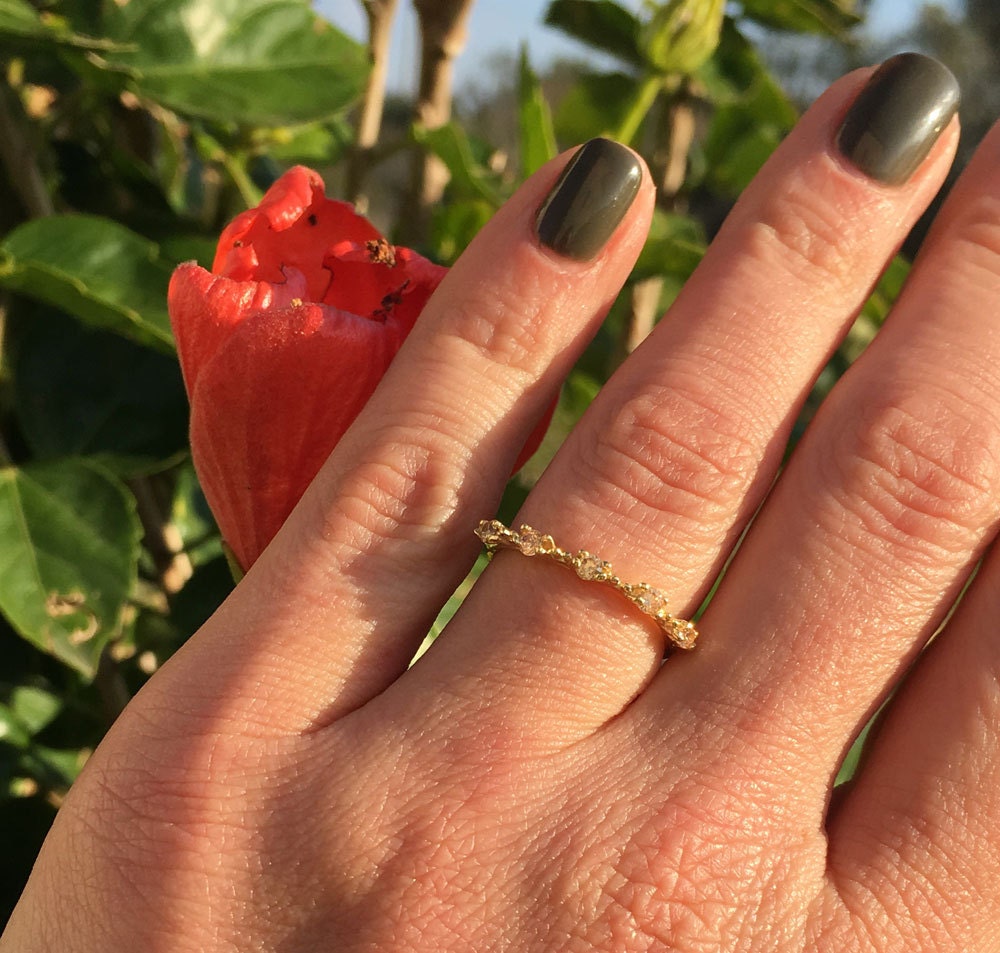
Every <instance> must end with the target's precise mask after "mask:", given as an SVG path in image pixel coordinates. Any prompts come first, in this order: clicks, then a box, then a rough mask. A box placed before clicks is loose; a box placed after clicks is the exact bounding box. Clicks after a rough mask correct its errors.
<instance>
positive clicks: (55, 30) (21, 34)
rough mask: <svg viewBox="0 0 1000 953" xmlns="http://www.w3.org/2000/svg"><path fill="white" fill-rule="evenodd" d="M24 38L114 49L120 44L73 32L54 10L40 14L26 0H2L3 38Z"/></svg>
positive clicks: (17, 41) (0, 32) (0, 30)
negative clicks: (53, 12)
mask: <svg viewBox="0 0 1000 953" xmlns="http://www.w3.org/2000/svg"><path fill="white" fill-rule="evenodd" d="M25 40H28V41H32V44H33V45H37V44H38V43H39V42H42V43H46V44H53V45H57V46H70V47H76V48H78V49H84V50H115V49H118V48H119V47H118V44H116V43H113V42H111V41H109V40H104V39H96V38H94V37H89V36H82V35H81V34H79V33H74V32H73V30H72V29H71V28H70V27H69V25H68V24H67V23H66V21H65V20H63V19H62V18H60V17H57V16H54V15H53V14H51V13H46V14H42V15H39V13H38V11H37V10H35V8H34V7H33V6H31V4H30V3H27V2H25V0H0V42H2V41H8V42H10V41H14V43H15V44H17V45H20V42H23V41H25Z"/></svg>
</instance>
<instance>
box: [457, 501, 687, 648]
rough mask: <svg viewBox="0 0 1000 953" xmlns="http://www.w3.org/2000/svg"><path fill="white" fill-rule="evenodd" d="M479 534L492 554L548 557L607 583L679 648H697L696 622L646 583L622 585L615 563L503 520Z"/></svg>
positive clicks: (483, 526) (490, 522)
mask: <svg viewBox="0 0 1000 953" xmlns="http://www.w3.org/2000/svg"><path fill="white" fill-rule="evenodd" d="M475 532H476V535H477V536H478V537H479V538H480V539H481V540H482V541H483V545H484V546H485V547H486V549H487V550H488V551H489V552H490V553H494V552H496V551H497V550H498V549H501V548H502V549H514V550H516V551H517V552H519V553H521V554H522V555H523V556H545V557H547V558H548V559H552V560H554V561H555V562H557V563H559V564H560V565H561V566H567V567H569V568H570V569H572V570H573V571H574V572H575V573H576V574H577V575H578V576H579V577H580V578H581V579H585V580H586V581H587V582H603V583H604V584H605V585H607V586H611V587H612V588H613V589H617V590H618V592H620V593H621V594H622V595H623V596H624V597H625V598H626V599H628V600H629V602H631V603H632V605H634V606H635V607H636V608H637V609H638V610H639V611H640V612H642V613H643V614H644V615H647V616H649V618H650V619H652V620H653V621H654V622H655V623H656V624H657V625H658V626H659V627H660V629H661V630H662V631H663V634H664V635H666V637H667V638H668V639H670V641H671V642H672V643H673V644H674V645H676V646H677V648H679V649H693V648H694V644H695V642H696V641H697V639H698V630H697V629H696V628H695V626H694V623H693V622H688V621H687V620H686V619H678V618H675V617H674V616H672V615H671V614H670V613H669V612H668V611H667V597H666V595H664V594H663V593H662V592H661V591H660V590H659V589H656V588H654V587H653V586H651V585H649V584H648V583H645V582H639V583H631V582H622V580H621V579H619V578H618V576H616V575H615V572H614V570H613V569H612V568H611V563H609V562H606V561H605V560H603V559H598V558H597V557H596V556H595V555H593V554H592V553H588V552H587V551H586V550H585V549H581V550H579V551H578V552H575V553H571V552H569V551H568V550H565V549H561V548H560V547H559V546H557V545H556V541H555V540H554V539H553V538H552V537H551V536H547V535H545V534H544V533H540V532H538V530H536V529H532V528H531V527H530V526H528V525H526V524H523V523H522V524H521V527H520V529H518V530H517V531H516V532H515V531H514V530H512V529H508V528H507V527H506V526H504V524H503V523H501V522H500V520H482V521H481V522H480V524H479V526H477V527H476V531H475Z"/></svg>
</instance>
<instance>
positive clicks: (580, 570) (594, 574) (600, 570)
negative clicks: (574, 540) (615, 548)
mask: <svg viewBox="0 0 1000 953" xmlns="http://www.w3.org/2000/svg"><path fill="white" fill-rule="evenodd" d="M576 558H577V563H576V574H577V575H578V576H579V577H580V578H581V579H587V580H595V579H596V580H602V579H607V578H608V577H609V576H610V575H611V563H609V562H605V561H604V560H603V559H598V558H597V557H596V556H594V555H592V554H591V553H588V552H587V551H586V550H581V551H580V552H579V553H577V557H576Z"/></svg>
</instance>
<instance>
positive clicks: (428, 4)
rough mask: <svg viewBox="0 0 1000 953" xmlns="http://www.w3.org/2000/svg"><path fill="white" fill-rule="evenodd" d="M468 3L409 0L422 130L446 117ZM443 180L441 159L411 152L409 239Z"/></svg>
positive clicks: (417, 235) (420, 233)
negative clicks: (416, 35)
mask: <svg viewBox="0 0 1000 953" xmlns="http://www.w3.org/2000/svg"><path fill="white" fill-rule="evenodd" d="M473 2H474V0H413V6H414V8H415V9H416V11H417V19H418V20H419V22H420V85H419V89H418V92H417V102H416V107H415V117H414V118H415V119H416V121H417V122H418V123H419V124H420V125H422V126H424V127H426V128H427V129H437V128H439V127H440V126H443V125H445V124H446V123H447V122H448V121H449V120H450V119H451V104H452V79H453V75H454V65H455V59H456V57H457V56H458V55H459V54H460V53H461V52H462V50H463V48H464V47H465V40H466V26H467V24H468V20H469V15H470V14H471V12H472V5H473ZM447 184H448V170H447V169H446V168H445V165H444V163H443V162H441V160H440V159H438V158H437V157H436V156H430V155H425V154H423V153H422V152H420V153H417V155H416V157H415V159H414V166H413V178H412V181H411V187H410V215H409V216H408V224H409V229H410V233H409V234H408V235H407V238H408V239H409V241H410V242H412V243H417V244H419V243H420V242H422V241H424V240H425V239H426V236H427V231H428V226H429V224H430V213H431V211H432V209H433V208H434V206H435V205H436V204H437V203H438V202H439V201H440V200H441V196H442V195H443V194H444V189H445V186H446V185H447Z"/></svg>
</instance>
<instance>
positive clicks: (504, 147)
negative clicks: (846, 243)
mask: <svg viewBox="0 0 1000 953" xmlns="http://www.w3.org/2000/svg"><path fill="white" fill-rule="evenodd" d="M396 2H397V0H363V3H364V7H365V11H366V13H367V14H368V19H369V23H370V25H371V42H370V44H369V47H368V48H366V47H365V46H364V45H359V44H358V43H356V42H354V41H352V40H351V39H349V38H348V37H346V36H345V35H344V34H343V33H341V32H340V31H339V30H338V29H337V28H336V27H335V26H334V25H332V24H330V23H328V22H326V21H325V20H323V19H322V18H320V17H319V16H318V15H317V14H316V13H315V12H314V11H313V10H312V8H311V7H310V6H309V5H308V3H306V2H304V0H117V2H112V0H32V2H29V0H0V66H2V75H0V160H2V174H0V345H2V350H0V915H2V916H4V917H6V914H7V913H8V911H9V909H10V908H11V907H12V905H13V903H14V901H15V899H16V897H17V895H18V893H19V891H20V889H21V887H22V886H23V883H24V880H25V878H26V876H27V872H28V870H29V869H30V865H31V862H32V860H33V858H34V856H35V854H36V852H37V850H38V847H39V845H40V843H41V840H42V838H43V837H44V835H45V832H46V830H47V828H48V825H49V824H50V823H51V819H52V817H53V814H54V812H55V810H57V809H58V806H59V804H60V802H61V800H62V799H63V797H64V796H65V793H66V791H67V790H68V788H69V786H70V785H71V784H72V781H73V779H74V777H75V776H76V774H77V773H78V772H79V770H80V768H81V767H82V765H83V763H84V762H85V761H86V758H87V756H88V754H89V752H90V751H92V750H93V748H94V746H95V745H96V744H97V743H98V741H99V740H100V738H101V736H102V734H103V733H104V731H106V729H107V727H108V725H109V724H110V722H111V721H112V720H113V719H114V718H115V717H116V715H117V714H118V713H119V712H120V711H121V709H122V707H123V706H124V705H125V703H126V702H127V700H128V699H129V697H131V695H132V694H134V693H135V691H137V690H138V689H139V688H140V687H141V685H142V683H143V682H144V681H145V680H146V679H147V678H148V677H149V676H150V675H151V674H152V673H153V672H154V671H155V670H156V669H157V667H158V666H159V665H160V664H162V662H163V661H164V660H165V659H166V658H167V657H168V656H169V655H170V654H171V653H172V652H173V651H175V650H176V649H177V647H178V646H179V645H180V644H181V643H182V642H183V641H184V639H185V638H187V637H188V636H189V635H190V634H191V633H192V632H193V631H194V630H195V629H196V628H197V627H198V625H199V624H200V623H201V622H202V621H203V620H204V619H205V618H206V617H207V616H208V615H209V614H210V613H211V612H212V611H213V609H214V608H215V606H217V605H218V603H219V602H220V601H221V600H222V599H223V598H224V597H225V596H226V594H227V593H228V591H229V590H230V588H231V586H232V582H231V578H230V575H229V571H228V569H227V566H226V562H225V559H224V557H223V555H222V551H221V546H220V541H219V538H218V533H217V531H216V529H215V527H214V524H213V522H212V519H211V515H210V514H209V513H208V511H207V509H206V507H205V504H204V500H203V499H202V496H201V494H200V491H199V488H198V483H197V478H196V476H195V474H194V472H193V469H192V467H191V464H190V460H189V457H188V452H187V443H186V428H187V403H186V399H185V396H184V391H183V387H182V384H181V379H180V374H179V370H178V366H177V362H176V358H175V356H174V352H173V343H172V338H171V333H170V327H169V322H168V318H167V314H166V306H165V292H166V283H167V280H168V277H169V274H170V271H171V269H172V267H173V266H174V265H175V264H177V263H178V262H180V261H182V260H185V259H190V258H195V259H198V260H199V261H201V262H202V263H203V264H205V265H209V264H210V263H211V258H212V253H213V248H214V237H215V236H216V235H217V234H218V232H219V231H220V230H221V228H222V226H223V225H224V224H225V223H226V221H227V220H228V219H230V218H231V217H232V216H233V215H234V214H235V213H236V212H238V211H240V210H241V209H243V208H245V207H246V206H247V205H249V204H254V203H255V202H256V201H257V199H258V198H259V196H260V194H261V191H262V190H263V189H264V188H266V186H267V185H268V184H269V183H270V182H271V181H273V179H274V178H275V177H276V176H277V175H278V174H279V173H280V171H281V170H282V169H283V168H285V167H286V166H287V165H289V164H291V163H293V162H305V163H308V164H312V165H314V166H316V167H318V168H320V169H321V170H322V171H323V173H324V175H325V176H326V178H327V181H328V183H330V186H331V188H330V192H331V194H333V195H338V194H339V195H340V197H344V198H349V199H352V200H354V201H356V202H357V203H358V204H359V205H360V206H362V207H365V208H368V209H369V210H370V212H371V213H372V214H373V216H374V217H375V218H376V221H377V223H378V224H379V225H380V226H381V227H383V228H384V229H386V230H387V231H388V232H389V233H390V235H391V236H392V237H393V238H394V239H396V240H398V241H403V242H405V243H407V244H411V245H414V246H416V247H418V248H419V249H420V250H422V251H424V252H425V253H427V254H428V255H430V256H431V257H434V258H436V259H437V260H439V261H441V262H444V263H451V262H453V261H454V260H455V259H456V258H457V257H458V255H459V254H460V253H461V251H462V249H463V248H464V247H465V245H466V244H467V243H468V241H469V240H470V238H471V237H472V236H473V235H474V234H475V232H476V231H477V230H478V228H479V227H480V226H481V225H482V224H483V223H484V222H485V221H486V220H487V219H488V218H489V216H490V215H491V214H492V213H493V211H494V210H495V209H496V208H497V207H498V206H499V205H500V204H501V203H502V202H503V201H504V199H505V198H506V197H507V196H509V195H510V194H511V193H512V192H513V190H514V189H515V188H516V187H517V185H518V183H519V182H520V181H521V180H522V179H523V178H524V177H525V176H526V175H528V174H530V173H531V172H532V171H534V170H535V169H536V168H538V167H539V166H540V165H541V164H542V163H544V162H545V161H546V160H547V159H549V158H550V157H551V156H553V155H554V154H555V153H556V151H557V149H559V148H566V147H568V146H570V145H572V144H574V143H577V142H580V141H583V140H585V139H587V138H589V137H591V136H595V135H601V134H604V135H612V136H616V137H618V138H620V139H624V140H626V141H629V142H631V143H632V144H633V145H634V146H635V147H636V148H638V149H639V150H640V151H642V152H643V154H644V155H645V156H646V157H647V160H648V162H649V164H650V167H651V168H652V169H653V171H654V174H655V176H656V178H657V180H658V182H659V185H660V191H659V202H658V208H657V212H656V217H655V220H654V223H653V228H652V231H651V234H650V237H649V240H648V242H647V244H646V247H645V249H644V251H643V253H642V256H641V257H640V259H639V262H638V264H637V266H636V269H635V271H634V273H633V274H632V276H631V278H630V279H629V282H628V284H627V286H626V288H625V289H624V291H623V292H622V294H621V296H620V297H619V299H618V302H617V303H616V305H615V306H614V308H613V310H612V313H611V315H610V316H609V319H608V321H607V322H606V324H605V326H604V328H603V329H602V330H601V332H600V334H599V335H598V337H597V339H596V340H595V341H594V343H593V344H592V345H591V347H590V348H589V349H588V350H587V352H586V354H585V355H584V357H583V359H582V360H581V361H580V363H579V365H578V367H577V368H576V369H575V370H574V371H573V373H572V375H571V376H570V378H569V380H568V381H567V383H566V386H565V388H564V393H563V397H562V400H561V402H560V406H559V410H558V412H557V415H556V419H555V422H554V426H553V428H552V431H551V433H550V435H549V437H548V438H547V439H546V442H545V444H544V445H543V448H542V451H541V452H540V454H539V455H538V457H537V458H536V459H535V460H534V461H532V463H531V464H530V465H529V466H528V467H527V468H526V469H525V471H523V473H522V474H521V475H520V476H519V477H518V478H517V480H515V481H514V482H513V483H512V484H511V486H510V487H509V489H508V493H507V496H506V498H505V501H504V510H503V515H506V516H507V517H510V516H512V515H513V513H514V511H515V510H516V508H517V506H518V505H519V502H520V500H521V499H522V498H523V496H524V494H525V493H526V491H527V489H528V488H529V487H530V485H531V482H532V481H533V479H535V478H536V477H537V475H538V473H539V472H540V471H541V469H542V468H543V467H544V464H545V462H546V460H547V459H548V458H549V457H550V456H551V454H552V452H553V451H554V449H555V447H556V446H557V445H558V443H559V441H560V440H561V439H562V437H563V436H564V435H565V433H566V432H567V431H568V429H569V428H570V427H571V426H572V424H573V423H574V421H575V420H576V419H577V418H578V417H579V415H580V414H581V413H582V411H583V409H584V408H585V407H586V405H587V403H588V402H589V401H590V399H591V398H592V397H593V396H594V394H595V393H596V392H597V390H598V389H599V387H600V386H601V384H602V383H603V382H604V381H605V380H606V379H607V377H608V375H609V374H610V373H611V372H612V371H613V369H614V368H615V367H616V366H617V364H618V363H619V362H620V361H621V360H622V359H623V357H624V356H625V355H626V354H627V353H628V351H629V350H631V349H632V348H633V347H634V346H635V345H636V344H637V343H638V341H640V340H641V339H642V337H643V336H644V335H645V334H646V333H648V331H649V329H650V328H651V327H652V325H653V323H654V322H655V320H656V319H657V317H658V316H659V315H660V314H662V313H663V310H664V309H665V308H666V307H667V306H668V305H669V303H670V301H671V300H672V298H673V296H674V295H675V294H676V293H677V291H678V289H679V288H680V286H681V284H682V283H683V282H684V280H685V279H686V278H687V276H688V275H689V274H690V273H691V271H692V270H693V269H694V268H695V267H696V266H697V264H698V262H699V260H700V258H701V255H702V253H703V251H704V248H705V245H706V242H707V241H708V240H709V239H710V238H711V236H712V234H713V232H714V231H715V229H716V228H717V227H718V225H719V223H720V221H721V219H722V217H723V216H724V214H725V212H726V211H727V209H728V208H729V207H730V205H731V204H732V202H733V201H734V199H735V198H736V196H737V195H738V194H739V192H740V191H741V190H742V189H743V187H744V186H745V185H746V184H747V182H748V181H749V180H750V178H751V177H752V176H753V174H754V173H755V172H756V170H757V169H758V168H759V166H760V165H761V163H762V162H763V161H764V159H765V158H766V157H767V155H768V154H769V153H770V152H771V150H772V149H773V148H774V146H775V145H776V144H777V143H778V142H779V141H780V139H781V138H782V136H784V135H785V133H786V132H787V131H788V130H789V128H790V127H791V126H792V124H793V123H794V121H795V118H796V116H797V114H798V111H799V104H798V102H797V97H796V96H794V95H792V94H790V93H789V92H788V91H787V90H793V91H794V90H798V91H799V92H800V93H804V94H805V96H808V95H811V94H812V92H814V91H815V90H814V89H813V87H816V86H818V85H823V83H825V81H826V79H828V78H830V77H831V76H832V75H833V74H835V73H839V72H842V71H843V70H844V69H846V68H847V67H848V66H850V65H852V63H853V62H863V61H870V60H872V59H874V58H877V56H878V55H881V54H882V53H884V52H888V50H882V49H879V50H875V51H873V50H872V49H871V47H872V46H873V41H872V40H871V38H868V39H867V40H865V35H864V33H863V31H862V32H861V33H859V32H858V24H859V23H860V22H861V14H862V13H863V6H864V4H863V2H862V0H858V3H855V2H854V0H742V2H737V3H731V4H728V5H725V4H724V3H723V2H722V0H669V2H652V0H651V2H648V3H647V4H646V6H645V8H644V10H643V12H642V13H641V14H640V15H636V14H634V13H633V12H631V11H630V10H629V9H626V8H625V7H622V6H620V5H619V4H617V3H616V2H614V0H552V2H551V3H550V4H549V6H548V9H547V13H546V23H547V24H548V25H549V26H550V27H551V28H554V29H557V30H561V31H562V32H563V33H565V34H567V35H569V36H570V37H573V38H575V39H576V40H577V41H578V42H579V48H580V59H579V60H578V61H577V60H574V61H572V62H562V63H554V64H548V65H547V68H546V71H545V75H543V76H539V75H538V74H537V73H536V72H535V71H534V70H533V68H532V65H531V63H530V62H529V58H528V56H527V54H526V53H522V55H521V56H520V59H519V60H516V61H510V62H501V63H500V64H499V67H498V71H497V72H495V74H494V80H495V81H494V82H493V84H492V85H491V86H490V87H489V88H488V89H480V90H471V91H470V90H466V91H464V92H463V93H461V94H460V95H459V96H458V100H457V104H456V102H455V100H454V97H453V96H452V91H451V89H450V87H449V79H448V70H447V69H442V63H443V61H444V60H446V59H447V56H448V53H447V51H448V50H453V47H454V44H453V43H449V42H448V40H449V37H451V38H452V39H454V36H455V35H457V34H458V33H459V32H460V29H461V24H462V22H463V18H464V17H467V15H468V10H469V8H470V7H471V5H472V0H434V2H428V0H413V2H414V5H415V7H416V8H417V10H418V14H419V18H420V24H421V29H422V33H423V36H422V41H423V42H422V47H421V48H422V50H423V61H422V68H421V77H420V83H419V88H418V90H416V91H415V94H414V96H413V97H412V98H400V97H398V96H397V97H395V98H392V97H390V99H389V100H388V101H385V98H384V60H385V56H386V55H387V52H386V50H387V45H386V44H387V40H386V36H387V27H388V24H389V23H391V20H392V16H393V13H394V10H395V7H396ZM968 14H969V17H970V21H968V22H971V23H973V24H974V26H971V27H970V26H968V25H967V24H966V23H965V22H960V21H957V20H952V19H949V17H948V16H947V15H945V14H944V13H943V12H941V11H940V10H937V9H934V8H931V9H929V10H928V11H926V12H925V13H924V15H923V17H922V19H921V21H920V23H919V24H918V27H917V30H916V33H915V35H914V36H913V37H911V38H909V45H918V46H922V47H924V48H928V49H931V50H935V49H937V50H938V52H939V53H940V54H942V55H943V56H944V58H945V59H946V60H948V61H949V62H950V63H951V64H952V65H953V67H954V68H955V69H956V72H958V73H959V74H960V78H962V79H963V83H964V84H965V85H966V89H970V88H971V89H974V90H975V91H976V94H975V95H974V96H973V97H972V98H971V101H972V102H973V103H974V105H975V107H976V108H977V109H978V110H979V112H978V114H977V113H973V115H972V116H971V117H966V127H967V128H969V127H970V125H971V127H972V130H973V135H972V136H971V137H968V138H967V140H966V142H967V147H968V143H969V141H970V138H971V140H972V141H974V140H975V138H977V136H978V135H979V134H981V132H982V131H983V130H984V129H985V127H986V121H985V119H984V117H985V116H987V115H989V116H992V115H993V114H995V113H996V112H997V111H998V106H1000V104H998V103H997V102H995V100H996V98H997V95H998V94H997V92H996V91H997V89H1000V85H998V84H997V83H996V82H995V76H996V73H997V67H996V62H995V53H993V51H994V50H996V49H997V47H998V43H997V40H998V39H1000V16H998V15H997V13H996V12H995V11H994V9H993V5H992V3H991V0H969V9H968ZM866 42H867V46H868V48H866V47H865V43H866ZM896 42H897V44H898V43H899V41H898V40H897V41H896ZM595 52H600V53H602V54H605V55H604V57H603V58H602V59H601V62H603V63H605V64H608V63H610V64H611V65H610V67H608V66H605V67H602V68H600V69H597V68H595V67H594V66H593V65H592V62H593V59H592V57H591V54H593V53H595ZM956 60H958V62H956ZM444 65H445V66H447V63H444ZM980 94H981V95H980ZM453 107H455V108H454V109H453ZM456 117H457V118H456ZM906 268H907V265H906V262H905V259H903V258H901V259H899V260H898V261H897V262H895V263H894V264H893V266H892V267H891V268H890V269H889V271H888V272H887V274H886V276H885V278H884V279H883V281H882V283H881V284H880V286H879V288H878V289H877V290H876V292H875V294H874V295H873V297H872V299H871V301H870V302H869V303H868V305H867V306H866V308H865V310H864V312H863V314H862V315H861V316H860V317H859V320H858V323H857V325H856V326H855V328H854V330H853V331H852V332H851V335H850V336H849V338H848V339H847V340H846V341H845V344H844V346H843V347H842V348H841V350H840V352H839V353H838V354H837V356H836V357H835V359H834V361H833V362H832V364H831V366H830V368H828V369H827V371H826V372H825V373H824V375H823V376H822V377H821V379H820V381H819V382H818V384H817V391H816V394H815V395H814V400H813V401H812V402H811V406H812V407H814V406H815V403H816V401H818V400H819V399H820V398H821V397H822V395H823V393H825V391H826V390H827V389H828V388H829V386H830V384H831V383H832V381H833V380H834V379H835V378H836V377H837V376H838V375H839V373H841V372H842V370H843V369H844V367H846V365H847V364H848V363H849V362H850V360H851V359H853V357H855V356H856V354H857V353H858V352H859V351H860V349H861V348H863V346H864V344H865V343H866V342H867V340H868V339H870V337H871V335H872V334H873V333H874V331H875V329H876V328H877V326H878V324H879V322H880V321H881V320H882V318H883V317H884V315H885V313H886V310H887V308H888V306H889V304H890V303H891V301H892V299H893V298H894V296H895V294H896V292H897V290H898V287H899V284H900V282H901V281H902V278H903V277H904V276H905V272H906ZM808 413H809V411H808V410H807V413H806V415H805V417H804V420H805V419H806V418H807V417H808ZM457 601H458V599H457V598H456V599H453V600H452V602H451V603H450V604H449V607H448V608H447V609H446V613H445V614H446V615H447V613H448V612H451V611H453V610H454V607H455V605H456V604H457Z"/></svg>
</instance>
